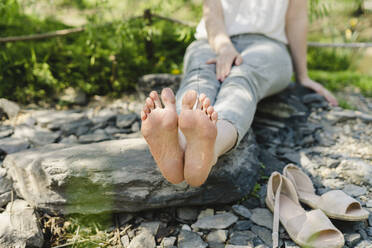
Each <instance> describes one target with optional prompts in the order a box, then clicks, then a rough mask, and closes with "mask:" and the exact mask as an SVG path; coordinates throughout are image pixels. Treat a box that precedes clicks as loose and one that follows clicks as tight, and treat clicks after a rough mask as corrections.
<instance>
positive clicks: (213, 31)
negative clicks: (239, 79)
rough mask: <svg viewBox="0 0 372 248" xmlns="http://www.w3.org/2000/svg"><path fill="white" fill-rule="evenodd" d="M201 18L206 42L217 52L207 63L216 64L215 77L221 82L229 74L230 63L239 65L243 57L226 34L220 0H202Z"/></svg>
mask: <svg viewBox="0 0 372 248" xmlns="http://www.w3.org/2000/svg"><path fill="white" fill-rule="evenodd" d="M203 18H204V21H205V26H206V29H207V36H208V42H209V44H210V46H211V47H212V49H213V50H214V51H215V52H216V53H217V57H216V58H213V59H210V60H208V61H207V64H216V74H217V79H218V80H220V81H221V82H222V81H223V80H225V78H226V77H227V75H229V73H230V69H231V66H232V64H233V63H234V62H235V64H236V65H240V64H241V63H242V62H243V58H242V57H241V56H240V54H239V53H238V52H237V51H236V49H235V47H234V45H233V44H232V43H231V40H230V37H229V36H228V35H227V32H226V27H225V21H224V16H223V9H222V4H221V1H220V0H204V4H203Z"/></svg>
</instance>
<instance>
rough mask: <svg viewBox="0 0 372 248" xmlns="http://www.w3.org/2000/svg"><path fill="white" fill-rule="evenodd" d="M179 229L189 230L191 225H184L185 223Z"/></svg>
mask: <svg viewBox="0 0 372 248" xmlns="http://www.w3.org/2000/svg"><path fill="white" fill-rule="evenodd" d="M181 229H182V230H186V231H191V227H190V226H189V225H186V224H184V225H182V228H181Z"/></svg>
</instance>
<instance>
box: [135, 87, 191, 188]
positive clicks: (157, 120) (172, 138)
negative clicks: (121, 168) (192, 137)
mask: <svg viewBox="0 0 372 248" xmlns="http://www.w3.org/2000/svg"><path fill="white" fill-rule="evenodd" d="M162 102H163V103H162ZM141 120H142V127H141V132H142V135H143V137H144V138H145V140H146V142H147V144H148V145H149V148H150V152H151V154H152V156H153V157H154V159H155V162H156V164H157V165H158V167H159V169H160V171H161V173H162V174H163V176H164V177H165V178H166V179H167V180H168V181H169V182H171V183H174V184H177V183H180V182H182V181H183V180H184V176H183V173H184V172H183V170H184V168H183V156H184V151H183V149H182V148H181V147H180V145H179V140H178V116H177V112H176V101H175V97H174V94H173V91H172V90H171V89H169V88H165V89H163V91H162V93H161V101H160V98H159V96H158V94H157V93H156V91H152V92H151V93H150V95H149V97H148V98H147V99H146V102H145V105H144V107H143V110H142V112H141Z"/></svg>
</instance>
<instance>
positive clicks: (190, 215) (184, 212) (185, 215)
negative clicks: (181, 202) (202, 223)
mask: <svg viewBox="0 0 372 248" xmlns="http://www.w3.org/2000/svg"><path fill="white" fill-rule="evenodd" d="M177 217H178V218H179V219H181V220H186V221H193V220H196V218H197V217H198V210H197V209H196V208H188V207H183V208H177Z"/></svg>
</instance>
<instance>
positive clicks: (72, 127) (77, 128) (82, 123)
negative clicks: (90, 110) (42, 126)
mask: <svg viewBox="0 0 372 248" xmlns="http://www.w3.org/2000/svg"><path fill="white" fill-rule="evenodd" d="M92 126H93V122H92V121H91V120H90V119H88V118H87V117H83V118H80V119H77V120H73V121H69V122H65V123H63V124H62V125H61V126H60V127H59V129H61V131H62V133H63V135H65V136H68V135H71V134H74V135H76V136H80V135H83V134H85V133H87V132H88V131H89V128H90V127H92ZM48 128H50V126H48ZM50 129H51V128H50Z"/></svg>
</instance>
